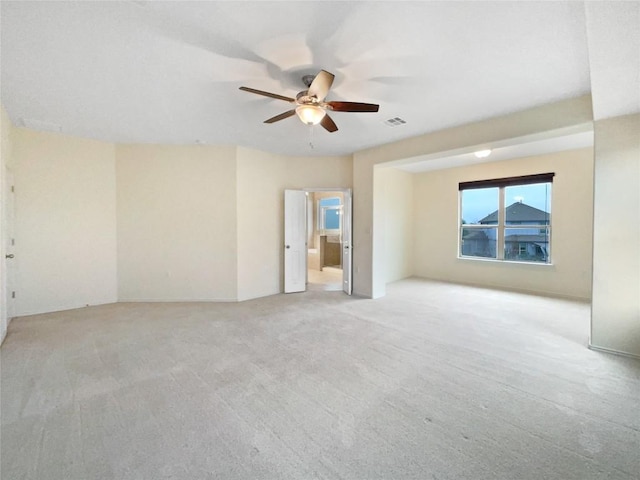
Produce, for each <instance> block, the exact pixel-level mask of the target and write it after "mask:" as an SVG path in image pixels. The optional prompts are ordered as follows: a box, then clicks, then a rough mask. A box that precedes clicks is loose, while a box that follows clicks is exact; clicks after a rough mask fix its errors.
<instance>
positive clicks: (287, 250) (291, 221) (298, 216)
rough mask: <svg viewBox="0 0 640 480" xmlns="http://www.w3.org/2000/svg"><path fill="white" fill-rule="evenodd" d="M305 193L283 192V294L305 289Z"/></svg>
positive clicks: (298, 191) (296, 191) (300, 191)
mask: <svg viewBox="0 0 640 480" xmlns="http://www.w3.org/2000/svg"><path fill="white" fill-rule="evenodd" d="M306 229H307V193H306V192H304V191H302V190H285V191H284V293H294V292H304V291H305V290H306V288H307V231H306Z"/></svg>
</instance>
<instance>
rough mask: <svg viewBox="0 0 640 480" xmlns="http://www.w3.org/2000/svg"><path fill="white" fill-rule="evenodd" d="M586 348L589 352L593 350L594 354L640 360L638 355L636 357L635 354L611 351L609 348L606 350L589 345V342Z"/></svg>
mask: <svg viewBox="0 0 640 480" xmlns="http://www.w3.org/2000/svg"><path fill="white" fill-rule="evenodd" d="M587 348H589V350H593V351H596V352H602V353H609V354H611V355H618V356H621V357H627V358H634V359H636V360H640V355H636V354H635V353H629V352H622V351H620V350H613V349H611V348H606V347H596V346H595V345H592V344H591V341H589V345H588V347H587Z"/></svg>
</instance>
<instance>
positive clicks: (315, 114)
mask: <svg viewBox="0 0 640 480" xmlns="http://www.w3.org/2000/svg"><path fill="white" fill-rule="evenodd" d="M296 113H297V114H298V118H300V120H301V121H302V123H306V124H307V125H317V124H319V123H320V122H321V121H322V119H323V118H324V116H325V115H326V114H327V112H325V111H324V109H323V108H322V107H319V106H317V105H298V106H297V107H296Z"/></svg>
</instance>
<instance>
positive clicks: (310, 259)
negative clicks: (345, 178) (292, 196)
mask: <svg viewBox="0 0 640 480" xmlns="http://www.w3.org/2000/svg"><path fill="white" fill-rule="evenodd" d="M344 204H345V202H344V193H343V192H341V191H308V195H307V288H308V289H309V290H324V291H339V290H342V289H343V266H344V258H343V252H344V240H345V239H344V231H343V218H344Z"/></svg>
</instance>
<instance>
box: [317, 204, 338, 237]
mask: <svg viewBox="0 0 640 480" xmlns="http://www.w3.org/2000/svg"><path fill="white" fill-rule="evenodd" d="M341 217H342V202H341V200H340V199H339V198H338V197H330V198H322V199H320V201H319V202H318V230H320V232H322V233H334V234H338V233H340V231H341V228H342V222H341Z"/></svg>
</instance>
